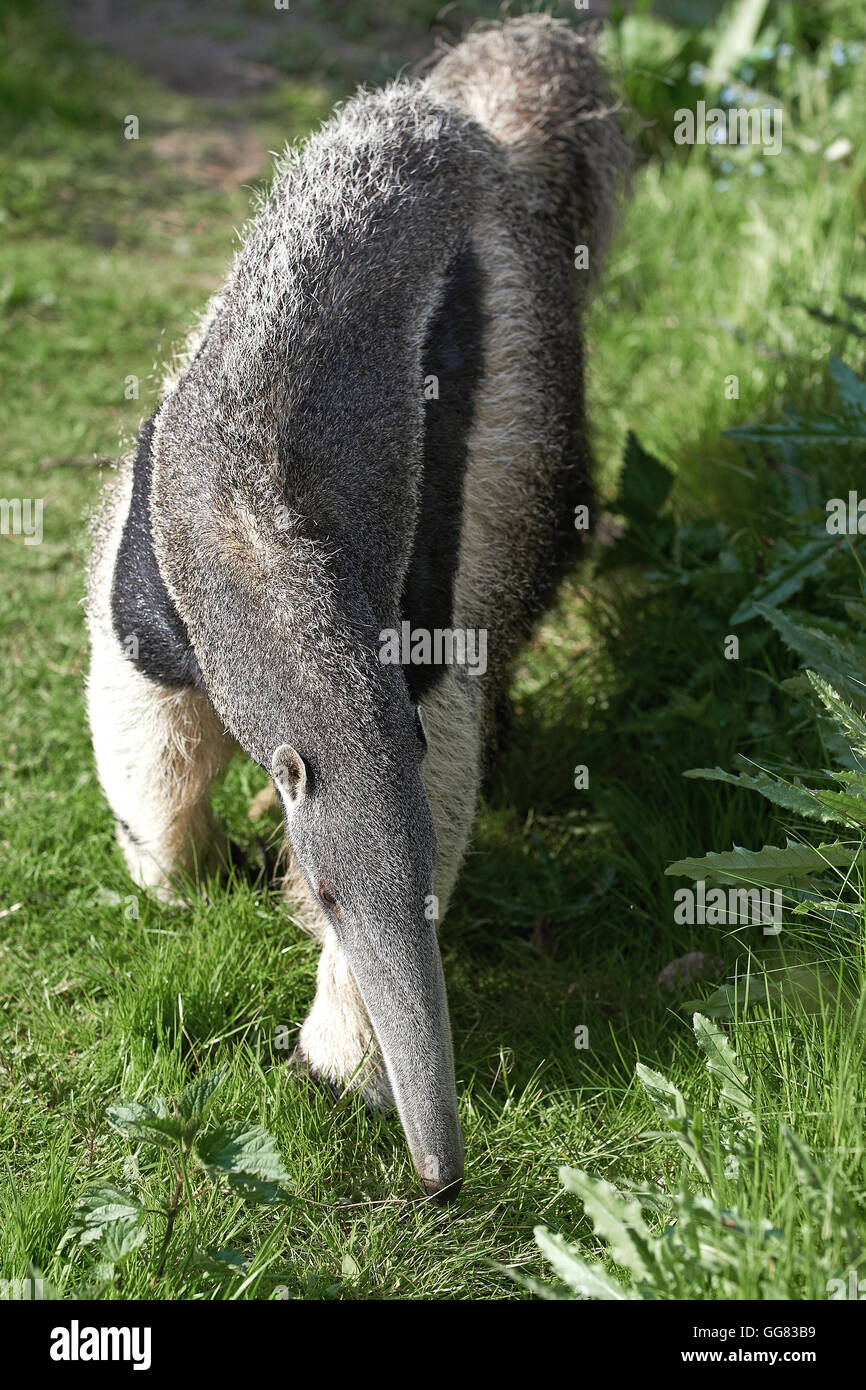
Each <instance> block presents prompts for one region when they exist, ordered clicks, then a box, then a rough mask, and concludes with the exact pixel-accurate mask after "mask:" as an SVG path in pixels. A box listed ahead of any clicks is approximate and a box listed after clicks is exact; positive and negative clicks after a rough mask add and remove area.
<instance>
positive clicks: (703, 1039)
mask: <svg viewBox="0 0 866 1390" xmlns="http://www.w3.org/2000/svg"><path fill="white" fill-rule="evenodd" d="M692 1026H693V1027H694V1030H695V1037H696V1038H697V1040H698V1047H699V1048H700V1049H701V1051H702V1052H703V1054H704V1056H705V1057H706V1059H707V1069H708V1071H709V1072H710V1075H711V1076H714V1077H715V1079H716V1080H717V1081H718V1082H719V1083H720V1084H721V1088H722V1096H723V1098H724V1099H725V1100H727V1101H729V1102H730V1104H731V1105H733V1106H735V1107H736V1109H737V1110H739V1111H740V1112H741V1114H743V1115H745V1116H746V1117H747V1118H748V1119H749V1121H750V1122H752V1123H754V1119H755V1105H754V1101H753V1100H752V1097H751V1095H750V1094H749V1081H748V1077H747V1076H746V1073H745V1072H744V1071H743V1068H742V1067H741V1066H740V1064H739V1062H738V1061H737V1058H736V1056H735V1055H734V1050H733V1048H732V1047H731V1044H730V1043H729V1042H728V1039H727V1038H726V1037H725V1034H724V1033H723V1032H722V1030H721V1028H719V1026H718V1025H717V1024H715V1023H712V1022H711V1020H710V1019H708V1018H705V1017H704V1015H703V1014H695V1016H694V1018H693V1019H692Z"/></svg>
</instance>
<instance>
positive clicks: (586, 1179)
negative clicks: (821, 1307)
mask: <svg viewBox="0 0 866 1390" xmlns="http://www.w3.org/2000/svg"><path fill="white" fill-rule="evenodd" d="M694 1030H695V1036H696V1038H697V1042H698V1046H699V1047H700V1048H701V1050H702V1052H703V1053H704V1055H705V1057H706V1063H707V1068H708V1070H709V1073H710V1076H711V1077H712V1079H713V1082H714V1084H715V1095H714V1097H713V1120H712V1123H710V1122H709V1119H708V1115H707V1112H705V1111H704V1110H702V1109H701V1108H700V1107H698V1106H696V1105H693V1104H690V1103H689V1102H688V1101H687V1100H686V1099H685V1097H684V1096H683V1094H682V1092H681V1091H679V1090H678V1089H677V1087H676V1086H675V1085H674V1084H673V1082H671V1081H669V1080H668V1079H667V1077H665V1076H662V1075H661V1074H660V1073H659V1072H657V1071H653V1070H652V1069H651V1068H649V1067H645V1066H642V1065H638V1067H637V1068H636V1075H637V1079H638V1081H639V1083H640V1085H641V1086H642V1088H643V1090H644V1092H645V1093H646V1095H647V1096H648V1098H649V1100H650V1101H651V1102H652V1105H653V1108H654V1110H655V1113H656V1116H657V1118H658V1120H659V1121H660V1128H659V1129H658V1130H657V1131H654V1132H652V1133H651V1134H649V1135H648V1136H647V1138H649V1139H657V1140H662V1141H663V1142H665V1143H667V1144H674V1145H676V1146H677V1147H678V1148H679V1149H680V1150H681V1152H682V1153H683V1154H685V1156H686V1158H687V1159H688V1161H689V1164H690V1165H691V1167H692V1169H693V1170H694V1172H693V1182H692V1183H686V1182H683V1183H682V1184H681V1186H680V1187H679V1189H678V1190H677V1191H674V1192H665V1191H664V1190H663V1189H662V1188H661V1187H660V1188H659V1189H657V1190H651V1191H637V1190H634V1191H627V1192H621V1191H619V1190H618V1189H617V1188H616V1187H614V1186H613V1185H612V1184H611V1183H609V1182H606V1181H605V1180H604V1179H602V1178H598V1177H593V1176H591V1175H590V1174H589V1173H585V1172H583V1171H582V1170H581V1169H579V1168H568V1167H563V1168H560V1170H559V1176H560V1180H561V1182H562V1184H563V1186H564V1187H565V1189H566V1190H567V1191H568V1192H571V1193H573V1194H574V1195H575V1196H577V1197H579V1198H580V1199H581V1201H582V1202H583V1207H584V1211H585V1213H586V1216H587V1217H588V1219H589V1221H590V1222H591V1224H592V1227H593V1230H594V1231H595V1234H596V1236H597V1237H598V1238H599V1240H601V1241H603V1242H604V1245H605V1251H606V1254H607V1257H608V1265H607V1266H606V1265H605V1264H604V1263H602V1262H601V1261H598V1260H595V1261H591V1260H587V1259H585V1258H584V1257H583V1256H582V1255H581V1254H580V1252H579V1250H578V1247H577V1246H576V1245H574V1244H572V1243H570V1242H569V1241H567V1240H565V1239H564V1238H563V1237H562V1236H561V1235H556V1234H554V1233H553V1232H551V1231H550V1230H548V1228H547V1227H546V1226H537V1227H536V1228H535V1239H536V1242H537V1244H538V1247H539V1249H540V1250H541V1252H542V1253H543V1254H544V1255H545V1256H546V1257H547V1259H548V1260H549V1261H550V1263H551V1265H552V1266H553V1268H554V1270H555V1272H556V1274H557V1275H558V1277H559V1280H560V1281H561V1282H559V1283H557V1284H545V1283H543V1282H542V1281H540V1280H538V1279H532V1278H526V1277H524V1276H522V1275H520V1274H519V1273H517V1272H516V1271H514V1270H512V1271H510V1273H511V1276H512V1278H514V1279H516V1280H517V1282H518V1283H520V1284H522V1285H523V1287H524V1288H527V1289H529V1290H530V1291H531V1292H532V1293H534V1294H536V1295H537V1296H538V1297H540V1298H543V1299H552V1300H562V1299H574V1298H592V1299H602V1300H607V1301H614V1300H616V1301H623V1300H625V1301H629V1300H639V1299H676V1300H679V1299H687V1298H706V1299H737V1298H742V1297H743V1277H744V1276H743V1271H744V1266H747V1267H748V1269H749V1278H750V1280H751V1284H752V1288H753V1290H754V1296H757V1297H760V1298H764V1299H770V1298H789V1297H791V1296H792V1292H791V1282H792V1277H793V1278H796V1277H797V1276H798V1275H799V1277H800V1279H801V1281H802V1283H803V1285H805V1286H806V1287H809V1288H810V1289H811V1290H812V1296H816V1295H818V1294H819V1291H820V1290H826V1289H827V1288H828V1287H830V1285H831V1283H832V1281H833V1280H834V1279H839V1278H840V1277H841V1276H842V1275H843V1274H844V1268H843V1265H841V1264H840V1262H839V1257H838V1251H839V1249H840V1247H841V1248H842V1249H843V1250H844V1251H845V1256H846V1258H847V1259H848V1261H849V1262H850V1264H851V1266H852V1267H856V1264H857V1261H858V1259H862V1254H863V1251H862V1243H861V1240H860V1236H859V1233H858V1217H857V1214H856V1211H855V1208H854V1204H853V1202H852V1200H851V1198H850V1196H849V1194H848V1192H847V1191H846V1189H845V1187H844V1185H843V1184H842V1183H841V1181H840V1180H839V1178H838V1175H837V1174H835V1173H834V1171H833V1170H832V1169H831V1168H829V1167H828V1166H827V1165H825V1164H822V1163H819V1162H816V1160H815V1158H814V1157H813V1156H812V1154H811V1153H810V1152H809V1149H808V1148H807V1146H806V1145H805V1144H804V1143H803V1141H802V1139H800V1138H799V1137H798V1135H796V1134H795V1133H794V1132H793V1130H791V1129H789V1128H787V1126H785V1125H782V1126H781V1130H780V1132H781V1139H782V1142H783V1144H784V1146H785V1148H786V1149H787V1152H788V1155H789V1159H790V1166H791V1177H790V1180H789V1192H788V1208H789V1209H791V1208H792V1207H793V1206H794V1204H795V1203H796V1204H797V1206H798V1209H799V1211H800V1213H801V1216H800V1221H801V1223H802V1224H803V1225H806V1224H811V1225H818V1226H819V1227H820V1226H823V1227H827V1228H830V1229H832V1231H833V1232H834V1236H835V1244H834V1249H833V1253H829V1252H828V1253H827V1254H824V1255H822V1254H821V1253H817V1254H815V1253H814V1252H813V1253H810V1256H809V1258H808V1261H807V1259H806V1257H805V1256H804V1255H802V1254H799V1253H798V1251H797V1249H796V1248H794V1249H793V1251H792V1248H791V1247H792V1244H793V1245H794V1247H796V1245H797V1243H798V1240H799V1237H800V1234H801V1232H800V1231H799V1230H791V1229H783V1228H782V1227H779V1226H775V1225H774V1224H773V1223H772V1221H771V1220H769V1218H767V1217H761V1218H760V1219H759V1220H757V1221H754V1220H752V1221H749V1220H746V1219H745V1218H744V1217H743V1216H741V1215H740V1213H739V1211H738V1210H737V1208H736V1207H731V1208H728V1207H725V1205H724V1197H723V1189H724V1188H725V1186H726V1185H728V1184H729V1182H730V1180H731V1179H735V1178H736V1177H737V1175H738V1173H739V1170H740V1167H741V1165H745V1164H754V1162H755V1160H756V1156H757V1152H758V1150H759V1149H760V1146H761V1143H762V1139H763V1136H762V1134H761V1123H760V1119H759V1116H758V1113H757V1111H756V1107H755V1104H754V1102H753V1099H752V1095H751V1090H750V1086H749V1080H748V1077H747V1076H746V1073H745V1071H744V1070H743V1068H742V1067H741V1065H740V1063H739V1062H738V1060H737V1058H736V1056H735V1055H734V1052H733V1050H732V1048H731V1046H730V1043H729V1042H728V1039H727V1038H726V1036H725V1034H724V1033H723V1032H722V1030H721V1029H720V1028H719V1027H718V1025H717V1024H715V1023H713V1022H712V1021H711V1020H710V1019H708V1018H705V1017H703V1015H701V1014H695V1016H694ZM719 1115H721V1120H719V1118H718V1117H719ZM719 1144H720V1146H721V1153H720V1152H719V1147H718V1145H719ZM720 1159H721V1161H720ZM695 1187H697V1188H698V1189H699V1190H698V1191H695V1190H694V1188H695ZM700 1189H702V1190H700ZM650 1210H652V1211H655V1212H658V1213H660V1214H661V1216H662V1217H663V1218H664V1220H665V1225H664V1229H663V1230H662V1232H661V1233H660V1234H655V1233H654V1232H653V1231H652V1230H651V1229H650V1226H649V1224H648V1223H647V1221H646V1220H645V1219H644V1212H646V1211H650ZM611 1265H612V1266H615V1267H616V1268H617V1269H618V1270H619V1271H621V1276H620V1277H615V1276H614V1274H613V1273H612V1272H610V1266H611ZM792 1268H793V1276H792V1272H791V1271H792ZM783 1271H784V1273H783ZM825 1296H826V1295H825Z"/></svg>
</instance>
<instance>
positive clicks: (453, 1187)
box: [421, 1178, 463, 1206]
mask: <svg viewBox="0 0 866 1390" xmlns="http://www.w3.org/2000/svg"><path fill="white" fill-rule="evenodd" d="M421 1186H422V1187H423V1189H424V1191H425V1192H426V1193H427V1196H428V1197H432V1199H433V1201H434V1202H440V1203H442V1205H443V1206H444V1204H445V1203H446V1202H453V1201H454V1200H455V1198H456V1197H458V1196H459V1195H460V1189H461V1187H462V1186H463V1179H462V1178H455V1179H454V1180H453V1182H435V1181H433V1180H432V1179H430V1178H422V1179H421Z"/></svg>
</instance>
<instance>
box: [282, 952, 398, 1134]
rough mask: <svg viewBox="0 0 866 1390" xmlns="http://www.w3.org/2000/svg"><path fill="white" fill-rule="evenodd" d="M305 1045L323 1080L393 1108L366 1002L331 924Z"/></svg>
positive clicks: (379, 1105) (303, 1030) (312, 1067)
mask: <svg viewBox="0 0 866 1390" xmlns="http://www.w3.org/2000/svg"><path fill="white" fill-rule="evenodd" d="M300 1049H301V1052H302V1053H303V1055H304V1057H305V1058H306V1061H307V1063H308V1065H309V1067H310V1070H311V1071H312V1072H314V1073H315V1074H317V1075H318V1076H319V1077H321V1079H322V1080H323V1081H328V1082H330V1084H331V1085H334V1086H337V1087H338V1088H339V1089H341V1090H345V1089H347V1088H349V1089H351V1090H362V1091H363V1093H364V1099H365V1100H366V1101H368V1102H369V1103H370V1104H371V1105H374V1106H376V1107H377V1108H378V1109H381V1110H384V1109H390V1108H391V1107H393V1104H394V1098H393V1096H392V1095H391V1087H390V1085H389V1084H388V1078H387V1076H386V1075H385V1073H384V1070H383V1067H382V1059H381V1054H380V1052H379V1048H378V1045H377V1043H376V1039H375V1037H374V1036H373V1030H372V1028H371V1026H370V1020H369V1019H368V1017H367V1011H366V1009H365V1008H364V1001H363V1000H362V998H361V996H360V994H359V993H358V986H357V985H356V984H355V977H354V975H353V974H352V972H351V970H350V969H349V963H348V961H347V960H346V957H345V956H344V954H343V952H342V950H341V949H340V945H339V942H338V941H337V938H336V936H335V935H334V932H333V929H332V928H331V927H329V928H328V930H327V934H326V936H325V939H324V944H323V946H322V954H321V956H320V957H319V966H318V970H317V971H316V997H315V999H314V1000H313V1007H312V1008H311V1009H310V1012H309V1014H308V1015H307V1018H306V1020H305V1022H304V1025H303V1027H302V1028H301V1036H300Z"/></svg>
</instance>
